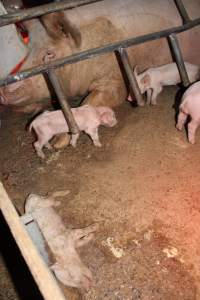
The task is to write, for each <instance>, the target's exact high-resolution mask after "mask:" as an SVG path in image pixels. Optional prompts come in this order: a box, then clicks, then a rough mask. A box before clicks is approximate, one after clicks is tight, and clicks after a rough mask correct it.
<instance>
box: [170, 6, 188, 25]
mask: <svg viewBox="0 0 200 300" xmlns="http://www.w3.org/2000/svg"><path fill="white" fill-rule="evenodd" d="M174 2H175V4H176V7H177V9H178V11H179V14H180V16H181V18H182V20H183V24H185V23H187V22H189V21H190V17H189V16H188V13H187V11H186V9H185V6H184V4H183V2H182V0H174Z"/></svg>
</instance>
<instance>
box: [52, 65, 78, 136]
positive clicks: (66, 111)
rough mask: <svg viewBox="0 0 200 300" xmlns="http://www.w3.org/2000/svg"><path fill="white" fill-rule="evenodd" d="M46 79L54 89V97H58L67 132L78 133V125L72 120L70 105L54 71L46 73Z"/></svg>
mask: <svg viewBox="0 0 200 300" xmlns="http://www.w3.org/2000/svg"><path fill="white" fill-rule="evenodd" d="M47 75H48V78H49V80H50V82H51V84H52V86H53V88H54V91H55V92H56V95H57V97H58V101H59V103H60V105H61V107H62V110H63V113H64V116H65V119H66V121H67V124H68V126H69V130H70V132H71V133H72V134H77V133H79V128H78V125H77V124H76V121H75V120H74V116H73V114H72V112H71V109H70V105H69V104H68V102H67V98H66V96H65V94H64V92H63V89H62V86H61V84H60V82H59V79H58V77H57V76H56V74H55V70H49V71H48V72H47Z"/></svg>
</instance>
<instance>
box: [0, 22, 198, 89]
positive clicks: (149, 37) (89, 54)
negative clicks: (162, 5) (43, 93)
mask: <svg viewBox="0 0 200 300" xmlns="http://www.w3.org/2000/svg"><path fill="white" fill-rule="evenodd" d="M197 25H200V18H198V19H195V20H193V21H190V22H188V23H187V24H184V25H181V26H177V27H172V28H169V29H165V30H163V31H158V32H154V33H150V34H146V35H142V36H139V37H134V38H131V39H127V40H123V41H120V42H115V43H111V44H107V45H105V46H103V47H97V48H93V49H90V50H86V51H82V52H79V53H76V54H73V55H71V56H67V57H64V58H60V59H57V60H55V61H53V62H51V63H49V64H48V65H46V64H43V65H39V66H37V67H33V68H30V69H27V70H24V71H21V72H19V73H17V74H15V75H9V76H8V77H7V78H5V79H1V80H0V86H2V85H7V84H10V83H13V82H17V81H20V80H23V79H26V78H29V77H31V76H34V75H38V74H40V73H44V72H46V71H47V70H49V69H55V68H59V67H62V66H64V65H69V64H73V63H76V62H79V61H82V60H85V59H88V58H93V57H96V56H98V55H103V54H106V53H109V52H113V51H117V50H118V49H119V48H120V47H123V48H127V47H130V46H133V45H138V44H142V43H146V42H148V41H153V40H156V39H160V38H163V37H168V36H169V35H170V34H172V33H180V32H183V31H186V30H188V29H190V28H192V27H195V26H197Z"/></svg>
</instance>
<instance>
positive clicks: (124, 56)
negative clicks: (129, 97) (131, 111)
mask: <svg viewBox="0 0 200 300" xmlns="http://www.w3.org/2000/svg"><path fill="white" fill-rule="evenodd" d="M118 53H119V55H120V57H121V60H122V64H123V66H124V69H125V71H126V75H127V77H128V80H129V83H130V86H131V88H132V91H133V93H134V95H135V97H136V100H137V103H138V105H139V106H144V99H143V97H142V94H141V92H140V88H139V86H138V83H137V79H136V78H135V74H134V73H133V70H132V67H131V64H130V61H129V57H128V53H127V51H126V49H124V48H119V50H118Z"/></svg>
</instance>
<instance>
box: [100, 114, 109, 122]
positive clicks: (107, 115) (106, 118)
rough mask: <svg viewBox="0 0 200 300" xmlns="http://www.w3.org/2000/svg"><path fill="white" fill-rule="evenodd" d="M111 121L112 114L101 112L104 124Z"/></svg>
mask: <svg viewBox="0 0 200 300" xmlns="http://www.w3.org/2000/svg"><path fill="white" fill-rule="evenodd" d="M110 121H111V116H110V114H109V113H108V112H104V113H102V114H101V122H102V123H103V124H109V122H110Z"/></svg>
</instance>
